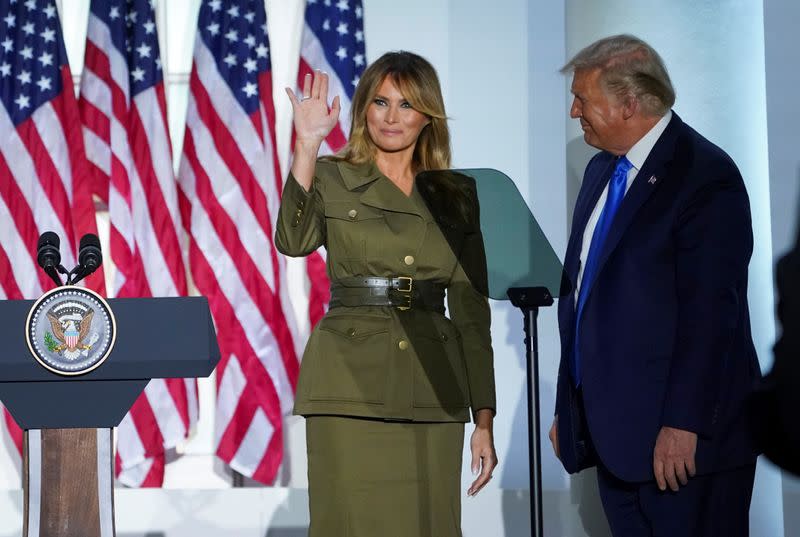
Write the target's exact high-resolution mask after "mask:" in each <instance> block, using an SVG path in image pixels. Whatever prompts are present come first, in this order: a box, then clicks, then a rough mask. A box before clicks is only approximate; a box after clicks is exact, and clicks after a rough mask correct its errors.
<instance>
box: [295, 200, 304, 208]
mask: <svg viewBox="0 0 800 537" xmlns="http://www.w3.org/2000/svg"><path fill="white" fill-rule="evenodd" d="M305 206H306V202H304V201H303V200H300V201H298V202H297V208H298V209H302V208H303V207H305Z"/></svg>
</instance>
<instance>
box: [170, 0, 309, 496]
mask: <svg viewBox="0 0 800 537" xmlns="http://www.w3.org/2000/svg"><path fill="white" fill-rule="evenodd" d="M270 69H271V67H270V56H269V39H268V36H267V18H266V12H265V9H264V2H263V0H236V1H225V2H222V1H220V0H204V1H203V3H202V5H201V6H200V15H199V20H198V29H197V35H196V37H195V48H194V65H193V68H192V73H191V77H190V81H189V87H190V90H189V91H190V95H189V105H188V110H187V118H186V135H185V137H184V145H183V155H182V161H181V166H180V170H179V183H180V205H181V213H182V216H183V223H184V226H186V228H187V231H188V234H189V236H190V242H189V263H190V266H191V271H192V276H193V277H194V281H195V283H196V285H197V288H198V289H199V290H200V292H201V293H202V294H204V295H206V296H207V297H208V299H209V303H210V306H211V310H212V314H213V316H214V320H215V322H216V328H217V337H218V341H219V345H220V350H221V353H222V358H221V360H220V363H219V365H218V367H217V410H216V421H215V423H216V425H215V435H216V442H217V455H218V456H219V457H220V458H221V459H222V460H223V461H225V462H226V463H228V464H229V465H230V466H231V468H233V469H234V470H236V471H238V472H240V473H242V474H244V475H246V476H249V477H252V478H253V479H256V480H258V481H261V482H264V483H271V482H272V481H273V480H274V478H275V475H276V472H277V469H278V467H279V465H280V462H281V458H282V454H283V429H282V417H283V415H284V414H285V413H288V412H289V411H290V410H291V408H292V403H293V398H294V390H295V387H296V384H297V374H298V371H299V362H298V353H297V348H296V347H295V345H296V343H297V342H298V341H299V338H297V337H296V330H295V327H294V322H293V319H292V317H291V307H290V302H289V299H288V296H287V286H286V285H285V282H284V279H285V270H284V260H283V256H280V255H278V253H277V251H276V250H275V248H274V245H273V243H272V237H273V229H274V222H275V218H276V217H277V212H278V205H279V200H280V192H281V186H282V176H281V173H280V166H279V163H278V160H277V156H276V151H275V129H274V123H275V111H274V107H273V104H272V79H271V73H270Z"/></svg>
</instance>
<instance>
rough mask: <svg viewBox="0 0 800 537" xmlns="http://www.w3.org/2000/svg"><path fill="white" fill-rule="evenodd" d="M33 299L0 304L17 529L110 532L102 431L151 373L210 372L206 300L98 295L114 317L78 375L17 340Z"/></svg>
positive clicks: (110, 496)
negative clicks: (15, 428) (16, 458)
mask: <svg viewBox="0 0 800 537" xmlns="http://www.w3.org/2000/svg"><path fill="white" fill-rule="evenodd" d="M59 289H69V287H64V288H59ZM51 293H52V291H51ZM48 294H49V293H48ZM45 296H48V295H47V294H46V295H45ZM35 302H37V301H33V300H12V301H0V339H2V341H3V349H2V351H0V400H2V402H3V404H4V405H5V406H6V408H7V409H8V411H9V412H10V413H11V415H12V416H13V417H14V419H15V420H16V421H17V423H18V424H19V425H20V427H22V428H23V429H24V430H25V440H24V449H23V495H24V514H23V516H24V521H23V535H24V537H56V536H58V537H113V536H114V471H113V463H114V457H113V443H112V437H111V434H112V433H111V428H112V427H115V426H116V425H118V424H119V423H120V421H121V420H122V418H123V417H124V416H125V414H126V413H127V412H128V410H129V409H130V407H131V406H132V405H133V403H134V402H135V401H136V398H137V397H138V396H139V394H141V393H142V391H143V390H144V388H145V386H147V383H148V382H149V381H150V379H152V378H183V377H207V376H208V375H210V374H211V372H212V371H213V370H214V367H215V366H216V365H217V362H218V361H219V348H218V346H217V340H216V335H215V332H214V325H213V322H212V319H211V313H210V311H209V308H208V302H207V300H206V299H205V298H204V297H181V298H130V299H110V300H107V301H105V303H107V305H108V306H109V307H110V310H111V312H113V315H112V317H113V318H114V319H115V320H116V323H115V329H114V333H113V334H112V335H113V341H112V343H113V348H112V349H110V352H109V353H108V356H107V358H105V359H104V361H101V362H99V363H98V364H96V365H95V366H93V368H90V369H88V370H87V372H85V373H83V374H75V373H63V372H62V373H57V372H55V371H54V370H51V368H49V367H48V366H47V365H44V366H43V365H42V364H40V363H37V359H35V358H34V356H33V355H32V350H31V349H30V348H29V347H28V344H27V343H26V337H25V334H26V330H27V328H26V327H27V326H28V323H27V321H29V319H28V316H29V312H30V311H31V308H32V307H33V306H34V303H35ZM69 329H74V327H73V326H71V325H70V326H69V327H68V329H67V330H66V331H65V333H64V334H66V335H64V334H58V335H59V337H60V338H64V339H66V338H69V337H77V336H70V335H69V334H70V332H69ZM76 333H77V332H76ZM51 341H52V339H51ZM56 343H57V341H52V343H51V342H48V344H49V345H50V344H52V345H54V346H56ZM70 345H71V348H76V344H74V342H70ZM63 346H64V347H66V346H67V345H63ZM77 348H79V349H80V348H85V346H84V347H77ZM76 352H77V351H76ZM76 359H77V358H76Z"/></svg>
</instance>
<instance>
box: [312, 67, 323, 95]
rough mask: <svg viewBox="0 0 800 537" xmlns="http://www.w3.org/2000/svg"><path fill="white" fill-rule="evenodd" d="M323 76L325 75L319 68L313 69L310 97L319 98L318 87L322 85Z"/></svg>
mask: <svg viewBox="0 0 800 537" xmlns="http://www.w3.org/2000/svg"><path fill="white" fill-rule="evenodd" d="M323 78H325V75H324V74H323V73H322V71H320V70H319V69H317V70H315V71H314V81H313V83H312V84H311V94H310V95H311V98H312V99H319V94H320V89H321V86H322V79H323Z"/></svg>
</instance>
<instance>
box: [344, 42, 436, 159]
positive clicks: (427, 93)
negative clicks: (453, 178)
mask: <svg viewBox="0 0 800 537" xmlns="http://www.w3.org/2000/svg"><path fill="white" fill-rule="evenodd" d="M386 77H390V78H391V80H392V82H393V83H394V84H395V86H397V89H398V90H400V93H402V94H403V97H405V98H406V100H408V103H409V104H410V105H411V106H412V108H414V110H416V111H418V112H420V113H422V114H424V115H426V116H427V117H428V119H430V123H429V124H428V125H427V126H426V127H425V128H423V129H422V132H421V133H420V135H419V138H417V142H416V145H415V147H414V155H413V157H412V162H411V163H412V166H413V169H414V171H415V172H421V171H424V170H440V169H446V168H449V167H450V131H449V130H448V128H447V114H446V113H445V110H444V99H443V98H442V89H441V86H440V85H439V77H438V76H437V75H436V70H435V69H434V68H433V66H432V65H431V64H430V62H428V60H426V59H425V58H423V57H422V56H419V55H417V54H414V53H412V52H406V51H402V50H401V51H397V52H387V53H386V54H384V55H383V56H381V57H380V58H378V59H377V60H376V61H375V62H373V63H372V64H371V65H370V66H369V67H367V69H366V70H365V71H364V73H363V74H362V75H361V79H360V80H359V82H358V86H356V91H355V93H354V94H353V102H352V106H351V109H350V118H351V125H352V126H351V130H350V138H349V140H348V141H347V145H346V146H345V147H344V148H343V149H342V150H341V151H340V152H339V153H338V154H337V155H336V156H335V157H333V159H334V160H346V161H348V162H352V163H354V164H361V163H364V162H368V161H370V160H372V159H373V158H374V157H375V152H376V150H377V147H376V146H375V142H373V141H372V138H371V137H370V135H369V131H368V130H367V108H369V105H370V104H372V100H373V99H374V98H375V95H376V94H377V93H378V88H380V86H381V84H382V83H383V81H384V80H385V79H386Z"/></svg>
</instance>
